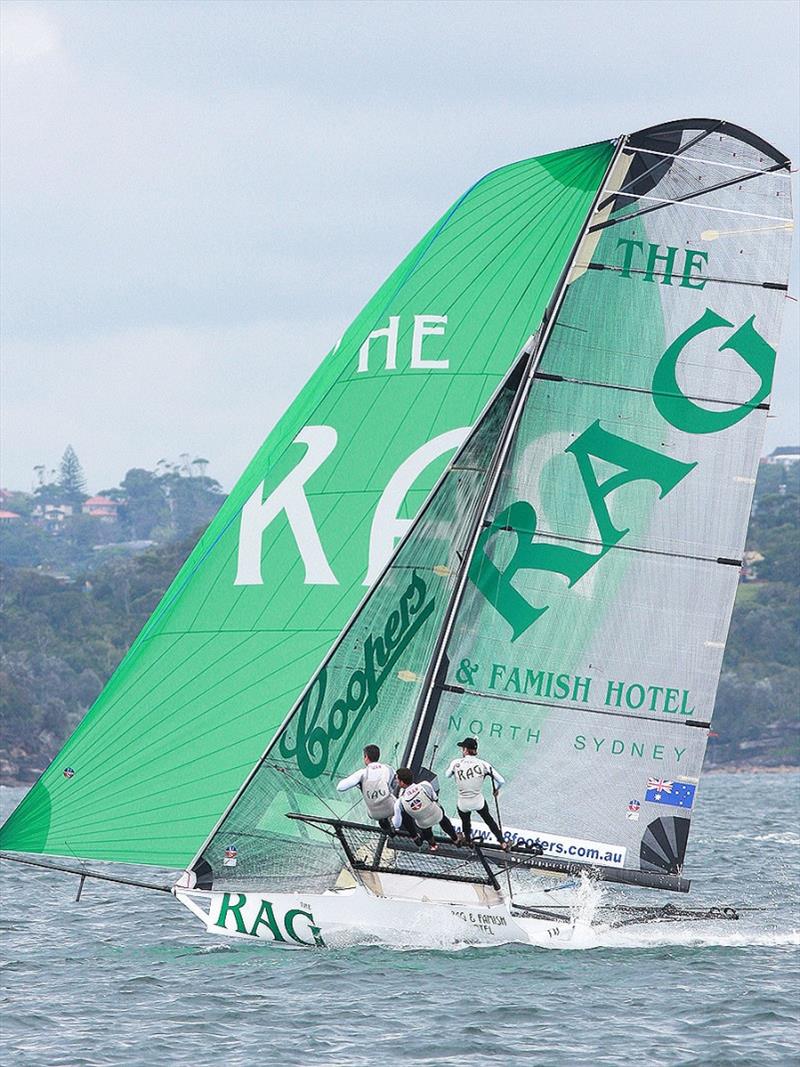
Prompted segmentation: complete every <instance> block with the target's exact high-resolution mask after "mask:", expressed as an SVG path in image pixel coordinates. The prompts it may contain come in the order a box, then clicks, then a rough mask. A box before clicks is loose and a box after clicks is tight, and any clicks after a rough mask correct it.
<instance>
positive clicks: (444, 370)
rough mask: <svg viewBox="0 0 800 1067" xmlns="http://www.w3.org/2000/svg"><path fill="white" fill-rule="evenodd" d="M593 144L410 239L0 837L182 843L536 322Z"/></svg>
mask: <svg viewBox="0 0 800 1067" xmlns="http://www.w3.org/2000/svg"><path fill="white" fill-rule="evenodd" d="M611 152H612V144H611V143H610V142H607V141H605V142H601V143H599V144H594V145H589V146H586V147H583V148H578V149H573V150H570V151H565V152H557V153H554V154H551V155H547V156H542V157H540V158H538V159H529V160H525V161H522V162H520V163H515V164H512V165H510V166H507V167H502V168H500V169H499V170H496V171H493V172H492V173H490V174H488V175H486V176H485V177H484V178H482V179H481V180H480V181H478V182H477V183H476V184H475V185H474V186H472V187H471V188H470V189H469V190H468V191H467V192H466V193H465V194H464V195H463V196H462V197H460V198H459V199H458V200H457V201H456V203H455V204H454V205H453V206H452V207H451V208H450V209H449V210H448V211H447V213H446V214H445V215H444V216H443V218H442V219H441V220H440V221H439V222H438V223H437V224H436V225H435V226H434V227H433V228H432V229H431V230H430V232H429V233H428V234H427V235H426V236H425V237H424V238H423V239H422V240H421V241H420V243H419V244H418V245H417V246H416V248H414V249H413V250H412V252H411V253H410V254H409V255H408V256H407V257H406V259H405V260H404V261H403V262H402V263H401V264H400V266H399V267H398V268H397V269H396V270H395V271H394V273H393V274H392V275H391V276H390V277H389V278H388V280H387V281H386V282H385V283H384V284H383V286H382V287H381V288H380V289H379V290H378V292H377V293H376V294H375V296H374V297H373V298H372V300H371V301H370V302H369V303H368V304H367V305H366V307H365V308H364V310H363V311H362V312H361V313H360V314H359V315H358V317H357V318H356V319H355V321H354V322H353V324H352V325H351V326H350V327H349V329H348V330H347V331H346V332H345V334H344V336H343V337H342V338H341V340H340V341H339V342H338V344H337V345H336V346H334V348H333V349H332V350H331V352H330V353H329V354H328V356H327V357H326V359H325V360H324V361H323V363H322V364H321V366H320V367H319V369H318V371H317V372H316V373H315V374H314V376H313V377H312V379H311V380H310V381H309V383H308V385H307V386H306V387H305V388H304V389H303V391H302V392H301V393H300V395H299V396H298V397H297V399H296V401H295V402H294V404H293V405H292V406H291V407H290V409H289V410H288V411H287V412H286V414H285V415H284V416H283V418H282V419H281V420H280V422H279V423H278V424H277V426H276V427H275V429H274V430H273V431H272V432H271V433H270V435H269V437H268V438H267V440H266V442H265V444H264V445H263V447H262V448H261V449H260V451H259V452H258V454H257V455H256V457H255V458H254V460H253V461H252V463H251V464H250V466H249V467H248V468H247V470H246V471H245V473H244V474H243V476H242V478H241V480H240V481H239V483H238V484H237V485H236V487H235V488H234V490H233V492H232V493H231V495H230V497H229V498H228V500H227V501H226V503H225V505H224V506H223V508H222V509H221V511H220V513H219V514H218V515H217V517H216V519H215V520H214V522H213V523H212V524H211V526H210V527H209V529H208V530H207V531H206V533H205V534H204V535H203V537H202V538H201V539H200V541H199V543H198V544H197V546H196V548H195V550H194V551H193V552H192V554H191V556H190V557H189V559H188V560H187V562H186V564H185V565H184V567H183V568H182V569H181V571H180V573H179V574H178V576H177V577H176V579H175V581H174V582H173V584H172V585H171V587H170V588H169V590H168V591H167V593H166V595H165V596H164V598H163V600H162V601H161V603H160V604H159V605H158V607H157V609H156V611H155V612H154V614H153V616H152V618H151V619H150V621H149V622H148V624H147V625H146V626H145V628H144V630H143V631H142V633H141V634H140V635H139V637H138V639H137V640H136V642H135V643H134V645H133V646H132V648H131V649H130V651H129V653H128V655H127V656H126V658H125V659H124V661H123V662H122V664H121V665H120V666H119V668H118V669H117V671H116V673H115V674H114V676H113V678H112V679H111V681H110V682H109V683H108V685H107V686H106V688H105V689H104V691H103V693H102V694H101V695H100V697H99V698H98V700H97V701H96V703H95V704H94V706H93V707H92V708H91V709H90V711H89V712H88V713H87V715H86V716H85V717H84V719H83V721H82V722H81V724H80V725H79V727H78V728H77V729H76V731H75V732H74V734H73V735H72V737H71V738H70V739H69V740H68V741H67V743H66V745H65V746H64V748H63V749H62V751H61V752H60V753H59V755H58V756H57V757H56V759H55V760H54V761H53V763H52V764H51V766H50V767H49V769H48V770H47V771H46V772H45V774H44V775H43V776H42V778H41V779H40V780H39V782H38V783H37V784H36V785H35V786H34V788H33V789H32V790H31V791H30V792H29V793H28V795H27V796H26V798H25V799H24V800H23V802H22V804H21V805H20V807H19V808H18V809H17V810H16V811H15V812H14V813H13V814H12V816H11V818H10V819H9V820H8V822H7V823H6V824H5V825H4V826H3V828H2V830H0V847H2V848H4V849H16V850H20V851H27V852H46V853H51V854H56V855H64V856H82V857H90V858H99V859H106V860H122V861H128V862H135V863H151V864H164V865H170V866H176V867H177V866H182V865H183V864H185V863H186V861H187V860H188V859H189V857H191V856H192V855H193V854H194V852H195V851H196V849H197V848H198V846H199V845H200V843H201V842H202V841H203V839H204V838H205V836H206V835H207V834H208V832H209V829H210V828H211V827H212V826H213V825H214V823H215V821H216V820H217V818H218V816H219V813H220V811H221V810H223V809H224V808H225V806H226V804H227V803H228V801H229V800H230V797H231V796H232V795H233V794H234V792H235V791H236V789H237V788H238V787H239V785H240V783H241V781H242V779H243V777H244V776H245V775H246V774H247V772H248V770H249V769H250V768H251V767H252V765H253V763H254V762H255V760H256V759H257V758H258V756H259V755H260V754H261V752H262V751H263V748H264V743H265V739H268V738H269V737H270V736H271V735H272V733H273V732H274V730H275V729H276V727H277V725H278V724H279V723H280V722H281V721H282V720H283V718H284V717H285V714H286V710H287V708H289V707H291V706H292V705H293V704H294V703H295V701H296V699H297V697H298V694H299V693H300V691H301V689H302V688H303V686H304V685H305V684H306V682H307V681H308V679H309V677H310V676H311V675H312V674H313V673H314V671H315V670H316V668H317V667H318V665H319V663H320V661H321V660H322V658H323V656H324V655H325V653H326V651H327V650H328V649H329V647H330V646H331V644H332V643H333V642H334V640H335V639H336V636H337V634H338V633H339V632H340V630H341V629H342V627H343V626H344V625H345V624H346V622H347V620H348V618H349V617H350V616H351V614H352V612H353V610H354V609H355V607H356V606H357V604H358V602H359V601H360V600H361V598H362V596H363V595H364V592H365V586H367V585H369V584H370V583H371V582H372V581H373V579H374V577H375V575H377V574H378V573H379V572H380V570H381V567H382V566H383V564H384V563H385V561H386V559H387V558H388V556H389V555H390V553H391V551H392V548H393V546H394V544H395V543H396V541H397V539H398V538H399V537H400V536H401V535H402V534H403V533H404V532H405V531H406V530H407V528H408V526H409V524H410V521H411V519H412V518H413V517H414V515H415V514H416V512H417V511H418V509H419V507H420V505H421V504H422V502H423V501H424V500H425V498H426V497H427V496H428V494H429V492H430V489H431V487H432V486H433V485H434V484H435V483H436V480H437V478H438V476H439V474H440V473H441V471H442V469H443V468H444V466H445V463H446V461H447V459H448V458H450V457H451V456H452V455H453V451H454V449H455V448H456V447H457V446H458V445H459V444H460V443H461V442H462V441H463V439H464V437H465V435H466V433H467V431H468V428H469V427H470V426H471V425H472V424H473V423H474V422H475V419H476V417H477V416H478V414H479V412H481V411H482V409H483V408H484V406H485V404H486V402H487V400H488V399H489V397H490V396H491V395H492V393H493V392H494V390H495V389H496V388H497V386H498V384H499V383H500V381H501V379H502V378H503V377H504V376H505V375H506V374H507V373H508V370H509V368H510V366H511V364H512V362H513V360H514V358H515V356H516V354H517V353H518V351H519V350H520V348H521V347H522V345H523V343H524V341H525V339H526V338H527V337H528V336H529V335H530V334H531V332H532V331H533V330H534V329H535V328H536V325H537V324H538V322H539V321H540V319H541V316H542V313H543V310H544V308H545V306H546V304H547V302H548V300H549V299H550V297H551V295H552V292H553V289H554V286H555V285H556V282H557V280H558V278H559V275H560V273H561V270H562V267H563V264H564V261H565V259H566V257H567V256H568V254H569V251H570V249H571V248H572V246H573V244H574V242H575V238H576V235H577V233H578V232H579V231H580V229H581V226H582V225H583V222H584V220H585V217H586V213H587V210H588V208H589V205H590V204H591V202H592V199H593V197H594V196H595V194H596V191H597V188H598V186H599V184H600V182H601V180H602V177H603V174H604V172H605V169H606V166H607V163H608V160H609V158H610V155H611ZM252 385H253V388H254V389H257V390H263V391H266V390H268V389H269V377H268V375H267V374H266V373H265V374H264V376H263V377H262V378H261V379H260V380H257V381H254V382H253V383H252ZM65 772H69V773H68V774H66V775H65Z"/></svg>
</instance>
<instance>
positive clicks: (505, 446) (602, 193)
mask: <svg viewBox="0 0 800 1067" xmlns="http://www.w3.org/2000/svg"><path fill="white" fill-rule="evenodd" d="M627 142H628V135H627V134H621V135H620V136H619V137H618V138H617V140H616V143H615V145H614V151H613V153H612V156H611V159H610V160H609V162H608V166H607V168H606V172H605V174H604V175H603V181H602V183H601V185H600V187H599V189H598V190H597V192H596V193H595V196H594V198H593V200H592V203H591V205H590V207H589V210H588V212H587V214H586V218H585V219H584V222H583V225H582V227H581V229H580V232H579V233H578V236H577V238H576V239H575V243H574V245H573V247H572V251H571V252H570V255H569V258H568V259H567V261H566V263H565V265H564V268H563V269H562V271H561V275H560V277H559V280H558V283H557V285H556V288H555V291H554V293H553V296H552V298H551V300H550V302H549V304H548V305H547V308H546V309H545V312H544V315H543V317H542V325H541V326H540V328H539V330H537V332H536V334H534V336H533V339H532V341H531V342H530V343H529V345H526V346H525V350H524V351H523V353H522V358H526V357H527V359H526V366H525V368H524V370H523V374H522V376H521V378H520V384H519V386H518V389H517V393H516V396H515V397H514V399H513V401H512V404H511V408H510V410H509V413H508V417H507V418H506V421H505V424H504V426H503V431H502V433H501V434H500V437H499V438H498V441H497V447H496V449H495V453H494V456H493V457H492V462H491V465H490V468H489V472H488V478H487V483H486V488H485V490H484V495H483V499H482V501H481V505H480V507H479V509H478V511H477V513H476V520H475V526H474V529H473V530H472V533H471V535H470V539H469V545H468V549H467V551H466V552H465V554H464V558H463V560H462V561H461V566H460V569H459V574H458V580H457V581H456V583H455V585H454V587H453V592H452V594H451V597H450V603H449V604H448V606H447V609H446V612H445V616H444V621H443V625H442V627H441V629H440V631H439V636H438V638H437V642H436V645H435V648H434V654H433V656H432V658H431V662H430V665H429V667H428V670H427V672H426V675H425V679H424V681H423V686H422V693H421V695H420V700H419V704H418V706H417V712H416V714H415V716H414V721H413V723H412V725H411V731H410V733H409V739H408V744H407V746H406V750H405V753H404V756H403V764H404V765H405V766H408V767H410V768H411V769H412V770H413V771H414V773H415V774H417V773H418V772H419V770H420V763H421V760H422V754H423V753H424V751H425V747H426V744H427V741H428V737H429V735H430V731H431V726H432V725H433V720H434V718H435V716H436V711H437V707H438V703H439V695H440V694H441V692H442V690H441V688H440V685H441V684H442V682H443V680H444V676H445V674H446V671H447V661H446V658H447V646H448V643H449V641H450V636H451V634H452V632H453V626H454V624H455V620H456V618H457V616H458V611H459V608H460V607H461V603H462V600H463V598H464V591H465V589H466V587H467V579H468V575H469V568H470V563H471V561H472V557H473V554H474V552H475V547H476V545H477V543H478V538H479V537H480V535H481V532H482V531H483V528H484V526H485V524H486V517H487V515H488V512H489V508H490V507H491V505H492V501H493V499H494V496H495V491H496V489H497V486H498V483H499V481H500V477H501V475H502V472H503V467H504V465H505V461H506V458H507V456H508V453H509V450H510V448H511V445H512V442H513V440H514V434H515V432H516V429H517V426H518V425H519V420H520V418H521V416H522V412H523V410H524V408H525V402H526V400H527V398H528V394H529V393H530V390H531V388H532V386H533V382H534V380H535V375H536V369H537V367H538V365H539V363H540V361H541V358H542V354H543V352H544V349H545V346H546V345H547V341H548V339H549V337H550V333H551V331H552V328H553V325H554V323H555V321H556V318H557V315H558V312H559V309H560V308H561V304H562V302H563V300H564V295H565V293H566V290H567V284H568V282H569V280H570V276H571V274H572V270H573V267H574V266H575V261H576V259H577V257H578V253H579V251H580V249H581V246H582V245H583V242H584V240H585V238H586V237H587V235H589V234H590V232H591V230H590V227H591V224H592V219H593V217H594V215H595V213H596V212H597V211H598V208H599V207H600V206H601V205H602V206H603V207H608V209H609V210H610V206H611V199H612V198H611V196H607V194H608V193H609V192H611V193H612V194H613V193H614V192H615V190H609V183H610V181H611V179H612V177H613V176H614V174H615V171H616V167H617V162H618V160H619V157H620V155H621V154H622V151H623V149H624V148H625V145H626V144H627ZM604 198H605V199H604ZM606 200H607V201H608V203H607V204H606ZM440 679H441V681H440Z"/></svg>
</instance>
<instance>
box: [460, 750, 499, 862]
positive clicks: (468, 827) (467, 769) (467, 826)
mask: <svg viewBox="0 0 800 1067" xmlns="http://www.w3.org/2000/svg"><path fill="white" fill-rule="evenodd" d="M458 747H459V748H460V749H461V759H454V760H453V762H452V763H451V764H450V766H449V767H448V768H447V770H446V771H445V775H446V777H447V778H455V780H456V786H457V788H458V800H457V806H458V814H459V815H460V816H461V830H462V832H463V835H464V839H465V840H466V842H467V844H469V843H470V841H471V840H472V813H473V811H476V812H477V813H478V815H480V817H481V818H482V819H483V821H484V822H485V823H486V825H487V826H488V827H489V829H490V830H491V831H492V833H493V834H494V836H495V837H496V838H497V840H498V841H499V842H500V847H501V848H508V845H507V844H506V842H505V841H504V840H503V835H502V833H501V832H500V827H499V826H498V825H497V823H496V822H495V820H494V819H493V818H492V813H491V812H490V811H489V805H488V804H487V802H486V798H485V797H484V795H483V783H484V782H485V781H486V779H487V778H488V779H489V781H490V782H491V783H492V791H493V792H494V794H495V796H496V795H497V793H498V791H499V790H500V787H501V786H503V785H505V778H503V776H502V775H501V774H500V773H499V771H496V770H495V769H494V767H493V766H492V765H491V764H490V763H487V762H486V760H483V759H479V758H478V741H477V738H475V737H465V738H464V740H463V741H459V742H458Z"/></svg>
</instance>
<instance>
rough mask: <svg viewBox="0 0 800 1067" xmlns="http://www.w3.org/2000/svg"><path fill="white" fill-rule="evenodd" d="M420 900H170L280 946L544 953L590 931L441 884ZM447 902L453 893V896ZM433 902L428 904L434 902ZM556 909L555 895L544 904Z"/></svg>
mask: <svg viewBox="0 0 800 1067" xmlns="http://www.w3.org/2000/svg"><path fill="white" fill-rule="evenodd" d="M425 888H426V890H427V892H426V895H425V897H423V898H421V899H414V898H404V897H400V896H378V895H375V894H374V893H372V892H370V891H369V890H368V889H366V888H364V887H363V886H360V885H359V886H356V887H354V888H347V889H340V890H333V891H330V892H326V893H302V894H301V893H298V894H294V893H267V894H262V893H258V892H241V893H237V892H230V893H224V892H205V891H201V890H183V889H178V888H176V889H175V890H174V893H175V896H176V897H177V899H178V900H180V902H181V903H182V904H184V905H185V906H186V907H187V908H189V910H190V911H191V912H192V913H193V914H194V915H196V916H197V918H198V919H200V921H201V922H202V923H203V924H204V926H205V928H206V930H207V931H208V933H211V934H216V935H218V936H222V937H233V938H238V939H240V940H246V941H261V942H262V943H268V944H273V945H279V946H281V947H285V948H291V947H309V948H346V947H351V946H353V945H364V944H382V945H390V946H393V945H396V946H402V947H420V948H460V947H463V946H467V945H502V944H510V943H519V944H525V945H537V946H541V947H549V948H555V947H564V946H566V945H568V944H573V946H574V947H578V944H576V942H577V943H580V944H581V945H585V944H586V941H587V938H588V937H589V932H590V927H589V925H588V924H587V923H584V922H580V921H575V920H573V919H572V918H571V917H570V913H569V911H565V912H564V919H563V921H558V920H552V919H542V918H531V917H528V916H523V915H520V914H517V913H516V912H515V910H514V909H512V908H509V906H508V904H507V902H506V901H505V900H504V899H503V898H502V897H501V896H500V895H499V894H492V896H494V897H495V899H494V900H487V901H485V902H482V901H481V900H480V899H477V898H478V897H480V896H481V895H484V894H480V893H476V894H475V897H474V899H473V901H472V902H468V901H465V902H462V903H458V902H453V901H452V900H449V901H448V900H446V899H436V896H437V892H436V890H437V888H438V889H439V891H440V893H441V892H445V893H446V892H447V891H448V890H451V889H452V887H451V886H448V885H447V884H446V883H442V882H438V883H435V884H431V883H430V882H429V883H428V884H427V885H426V887H425ZM450 895H451V896H452V895H453V894H452V892H451V893H450ZM432 897H433V899H431V898H432ZM555 903H556V901H555V900H553V898H552V895H551V896H550V897H549V898H545V899H544V900H543V902H542V904H543V906H547V905H548V904H549V905H550V906H551V907H552V906H553V905H554V904H555Z"/></svg>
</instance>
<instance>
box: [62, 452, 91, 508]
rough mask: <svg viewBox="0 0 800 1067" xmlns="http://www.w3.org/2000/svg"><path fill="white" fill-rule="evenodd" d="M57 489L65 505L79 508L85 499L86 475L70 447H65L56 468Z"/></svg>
mask: <svg viewBox="0 0 800 1067" xmlns="http://www.w3.org/2000/svg"><path fill="white" fill-rule="evenodd" d="M58 487H59V489H60V490H61V494H62V497H63V501H64V503H65V504H72V505H73V507H76V508H77V507H80V505H81V504H82V503H83V501H84V500H85V499H86V475H85V474H84V473H83V467H82V466H81V461H80V460H79V459H78V456H77V454H76V452H75V449H74V448H73V447H72V445H67V447H66V448H65V449H64V455H63V456H62V457H61V464H60V465H59V468H58Z"/></svg>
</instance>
